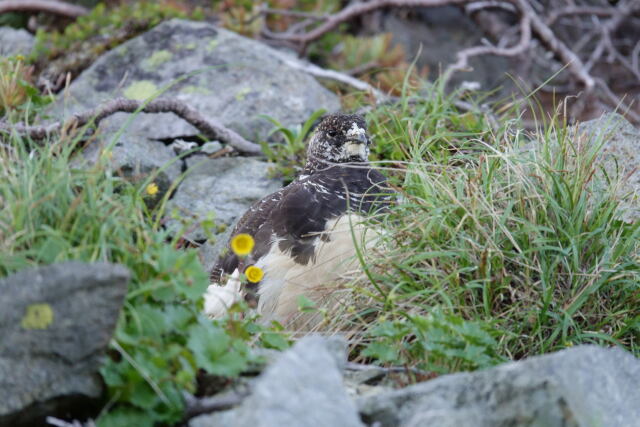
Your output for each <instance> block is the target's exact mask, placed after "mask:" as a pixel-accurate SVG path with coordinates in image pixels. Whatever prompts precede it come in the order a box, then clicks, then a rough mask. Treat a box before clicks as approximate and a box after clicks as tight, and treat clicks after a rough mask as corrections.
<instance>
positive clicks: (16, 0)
mask: <svg viewBox="0 0 640 427" xmlns="http://www.w3.org/2000/svg"><path fill="white" fill-rule="evenodd" d="M7 12H46V13H52V14H54V15H62V16H67V17H69V18H78V17H80V16H83V15H86V14H87V13H89V10H88V9H87V8H84V7H82V6H77V5H74V4H69V3H65V2H62V1H57V0H4V1H0V15H1V14H3V13H7Z"/></svg>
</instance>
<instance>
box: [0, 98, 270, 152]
mask: <svg viewBox="0 0 640 427" xmlns="http://www.w3.org/2000/svg"><path fill="white" fill-rule="evenodd" d="M119 112H124V113H136V112H142V113H173V114H175V115H176V116H178V117H180V118H181V119H183V120H185V121H186V122H188V123H189V124H191V125H192V126H193V127H195V128H196V129H198V131H200V132H201V133H202V134H203V136H204V137H206V138H210V139H217V140H220V141H221V142H224V143H227V144H229V145H230V146H232V147H234V148H235V149H237V150H238V151H242V152H245V153H250V154H258V153H261V152H262V150H261V148H260V146H259V145H258V144H255V143H253V142H249V141H247V140H246V139H244V138H243V137H242V136H240V135H239V134H238V133H237V132H235V131H233V130H231V129H229V128H227V127H225V126H224V125H223V124H222V123H220V122H218V121H217V120H215V119H205V118H204V117H203V116H202V115H201V114H200V113H199V112H198V111H196V110H194V109H192V108H191V107H189V106H188V105H186V104H185V103H183V102H181V101H178V100H177V99H155V100H153V101H150V102H149V103H147V104H145V103H144V102H141V101H135V100H131V99H124V98H117V99H114V100H111V101H108V102H106V103H104V104H102V105H100V106H98V107H97V108H95V109H93V110H89V111H85V112H83V113H79V114H75V115H74V116H73V117H71V118H70V119H68V120H67V121H65V122H57V123H53V124H50V125H47V126H28V125H24V124H16V125H8V124H2V123H0V132H4V133H11V132H12V131H13V132H17V133H18V134H21V135H28V136H29V137H30V138H31V139H34V140H43V139H46V138H47V137H49V136H51V135H55V134H60V133H63V132H67V131H69V130H72V129H75V128H81V127H83V126H85V125H87V124H90V123H93V124H95V126H96V127H97V126H98V125H99V124H100V122H101V121H102V120H104V119H105V118H107V117H109V116H111V115H113V114H115V113H119Z"/></svg>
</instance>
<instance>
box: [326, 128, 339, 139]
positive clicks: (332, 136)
mask: <svg viewBox="0 0 640 427" xmlns="http://www.w3.org/2000/svg"><path fill="white" fill-rule="evenodd" d="M327 134H328V135H329V136H330V137H331V138H335V137H336V135H337V132H336V131H335V130H330V131H329V132H327Z"/></svg>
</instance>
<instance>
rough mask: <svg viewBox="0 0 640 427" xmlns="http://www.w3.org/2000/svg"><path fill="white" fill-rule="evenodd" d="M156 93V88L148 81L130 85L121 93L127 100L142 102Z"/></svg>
mask: <svg viewBox="0 0 640 427" xmlns="http://www.w3.org/2000/svg"><path fill="white" fill-rule="evenodd" d="M157 91H158V87H157V86H156V85H155V84H154V83H153V82H151V81H149V80H141V81H139V82H135V83H132V84H130V85H129V86H128V87H127V88H126V89H125V90H124V92H123V94H124V96H125V97H127V98H129V99H135V100H138V101H144V100H145V99H147V98H149V97H151V96H153V95H154V94H155V93H156V92H157Z"/></svg>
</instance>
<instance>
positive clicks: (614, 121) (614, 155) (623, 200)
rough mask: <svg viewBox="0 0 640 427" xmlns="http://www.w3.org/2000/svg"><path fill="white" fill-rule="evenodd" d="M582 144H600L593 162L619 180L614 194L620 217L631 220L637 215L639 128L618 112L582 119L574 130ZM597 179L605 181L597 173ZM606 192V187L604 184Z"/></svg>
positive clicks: (639, 175)
mask: <svg viewBox="0 0 640 427" xmlns="http://www.w3.org/2000/svg"><path fill="white" fill-rule="evenodd" d="M577 133H578V137H581V138H586V140H584V141H583V143H584V144H585V146H586V147H594V146H598V147H600V146H602V149H601V151H600V153H599V156H598V158H597V160H596V162H597V164H598V165H599V166H600V167H602V168H603V169H604V170H605V171H606V174H607V176H608V178H609V179H612V180H613V181H614V182H616V181H619V182H620V186H619V187H618V188H617V190H616V196H617V198H618V199H619V201H620V208H621V211H622V212H621V213H622V219H623V220H624V221H627V222H634V221H636V220H638V219H639V218H640V200H639V197H640V169H639V168H638V165H640V130H638V129H637V128H635V127H634V126H633V125H632V124H631V123H629V122H628V121H627V120H626V119H625V118H624V117H623V116H621V115H619V114H614V113H609V114H605V115H603V116H602V117H600V118H599V119H595V120H590V121H588V122H583V123H581V124H580V125H579V126H578V129H577ZM599 178H601V182H602V183H603V184H604V183H605V182H606V180H605V179H604V177H603V176H602V174H601V173H600V174H599ZM605 191H607V194H608V186H606V185H605Z"/></svg>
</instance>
